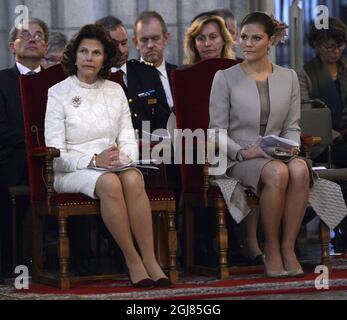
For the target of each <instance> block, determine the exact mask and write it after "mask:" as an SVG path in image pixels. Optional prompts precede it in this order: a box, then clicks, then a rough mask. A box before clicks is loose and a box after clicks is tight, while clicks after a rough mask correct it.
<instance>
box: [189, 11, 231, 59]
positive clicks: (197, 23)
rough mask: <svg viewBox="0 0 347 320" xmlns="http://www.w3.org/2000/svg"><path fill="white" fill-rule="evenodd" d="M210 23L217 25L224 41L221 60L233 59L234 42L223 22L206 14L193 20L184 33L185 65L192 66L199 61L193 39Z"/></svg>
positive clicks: (219, 18)
mask: <svg viewBox="0 0 347 320" xmlns="http://www.w3.org/2000/svg"><path fill="white" fill-rule="evenodd" d="M210 22H215V23H217V25H218V26H219V29H220V32H221V35H222V38H223V40H224V46H223V49H222V53H221V58H228V59H235V51H234V47H235V42H234V39H233V38H232V36H231V35H230V33H229V31H228V29H227V27H226V25H225V22H224V20H223V19H222V18H221V17H218V16H214V15H208V14H207V15H202V16H200V17H198V18H197V19H195V20H194V21H193V22H192V23H191V25H190V26H189V28H188V29H187V31H186V34H185V36H184V53H185V59H184V63H185V64H194V63H196V62H198V61H200V60H201V57H200V55H199V52H198V50H197V49H196V46H195V38H196V37H197V36H198V35H199V34H200V32H201V30H202V28H203V27H204V25H205V24H207V23H210Z"/></svg>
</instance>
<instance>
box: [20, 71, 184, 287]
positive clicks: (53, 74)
mask: <svg viewBox="0 0 347 320" xmlns="http://www.w3.org/2000/svg"><path fill="white" fill-rule="evenodd" d="M65 78H66V76H65V74H64V73H63V70H62V68H61V66H55V67H52V68H50V69H47V70H45V71H43V72H41V73H39V74H36V75H33V76H22V77H21V79H20V83H21V94H22V102H23V115H24V124H25V135H26V146H27V157H28V169H29V184H30V200H31V215H32V236H33V237H32V241H33V243H32V246H33V280H34V282H39V283H47V284H51V285H57V286H58V287H59V288H61V289H62V290H67V289H69V288H70V283H71V282H73V281H79V280H81V279H82V278H81V277H72V276H71V275H70V274H69V260H70V252H69V237H68V233H67V222H68V218H69V217H71V216H77V215H83V216H84V215H99V214H100V204H99V201H97V200H94V199H91V198H89V197H87V196H85V195H83V194H75V193H74V194H72V193H66V194H58V193H55V191H54V189H53V182H54V173H53V159H54V158H57V157H59V155H60V152H59V150H57V149H55V148H50V147H46V146H45V142H44V117H45V110H46V103H47V91H48V89H49V88H50V87H51V86H53V85H54V84H56V83H58V82H60V81H62V80H64V79H65ZM146 191H147V193H148V196H149V199H150V204H151V208H152V211H153V214H154V215H155V214H159V213H160V214H163V213H164V215H165V228H166V239H165V241H164V242H166V247H167V251H166V255H167V256H168V273H169V278H170V280H171V281H172V282H173V283H175V282H176V281H177V278H178V273H177V269H176V254H177V239H176V237H177V236H176V228H175V209H176V208H175V197H174V194H173V193H172V192H171V191H170V190H154V189H153V190H151V189H146ZM45 216H54V217H55V218H56V219H57V221H58V229H59V230H58V259H59V273H58V275H53V274H48V273H46V272H44V270H43V219H44V217H45ZM161 254H162V252H161ZM115 276H116V275H94V276H87V277H83V279H84V280H93V279H94V280H95V279H108V278H114V277H115Z"/></svg>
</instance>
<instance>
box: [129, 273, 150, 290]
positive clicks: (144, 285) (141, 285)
mask: <svg viewBox="0 0 347 320" xmlns="http://www.w3.org/2000/svg"><path fill="white" fill-rule="evenodd" d="M129 279H130V276H129ZM130 282H131V284H132V285H133V287H134V288H138V289H152V288H154V281H153V280H152V279H150V278H145V279H142V280H140V281H138V282H136V283H134V282H132V281H131V279H130Z"/></svg>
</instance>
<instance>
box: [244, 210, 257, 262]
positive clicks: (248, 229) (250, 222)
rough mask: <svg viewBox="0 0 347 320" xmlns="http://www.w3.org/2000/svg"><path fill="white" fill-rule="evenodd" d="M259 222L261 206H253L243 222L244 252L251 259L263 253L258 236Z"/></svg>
mask: <svg viewBox="0 0 347 320" xmlns="http://www.w3.org/2000/svg"><path fill="white" fill-rule="evenodd" d="M258 222H259V208H258V207H255V208H252V211H251V212H250V213H249V214H248V216H247V217H246V218H245V220H244V221H242V223H241V226H240V227H241V237H242V254H243V255H244V256H246V257H248V258H250V259H255V258H256V257H257V256H258V255H260V254H262V252H261V250H260V248H259V243H258V238H257V229H258Z"/></svg>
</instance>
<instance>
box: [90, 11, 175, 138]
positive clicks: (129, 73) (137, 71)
mask: <svg viewBox="0 0 347 320" xmlns="http://www.w3.org/2000/svg"><path fill="white" fill-rule="evenodd" d="M96 23H97V24H101V25H103V26H104V27H105V28H106V29H107V31H108V32H109V34H110V36H111V38H113V39H114V40H115V41H116V43H117V45H118V48H119V51H120V54H121V56H120V58H119V59H117V60H116V61H115V62H114V68H112V72H113V75H112V76H111V78H113V79H117V77H118V81H117V82H118V83H121V84H122V86H123V89H124V91H125V94H126V96H127V98H128V101H129V106H130V110H131V114H132V121H133V125H134V128H135V130H136V131H137V133H138V134H139V137H142V130H141V129H142V122H143V121H150V124H151V128H150V131H151V132H153V131H154V130H156V129H160V128H166V123H167V120H168V118H169V115H170V108H169V106H168V103H167V101H166V96H165V91H164V88H163V85H162V83H161V81H160V77H159V74H158V72H157V70H156V68H154V67H153V65H152V64H151V63H147V62H140V61H138V60H130V61H128V57H129V43H128V33H127V30H126V28H125V27H124V25H123V23H122V22H121V21H120V20H119V19H117V18H116V17H113V16H108V17H105V18H102V19H100V20H98V21H97V22H96Z"/></svg>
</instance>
